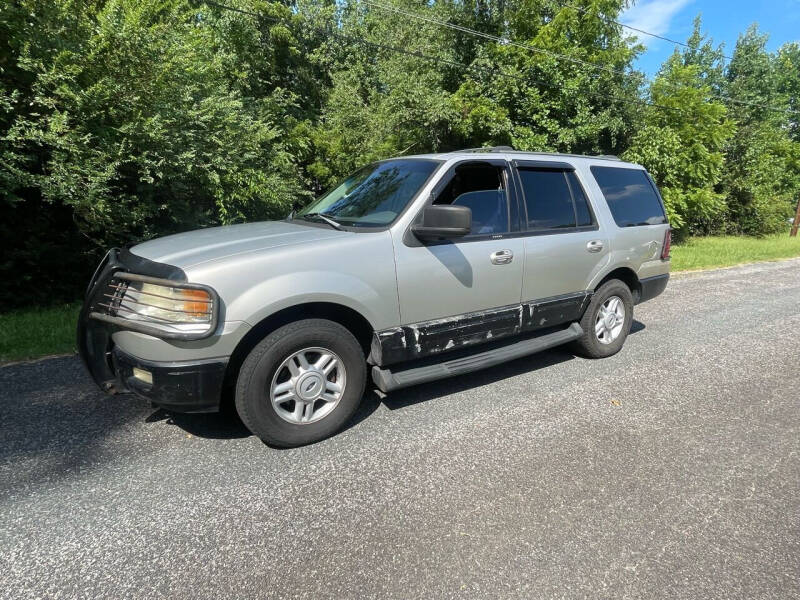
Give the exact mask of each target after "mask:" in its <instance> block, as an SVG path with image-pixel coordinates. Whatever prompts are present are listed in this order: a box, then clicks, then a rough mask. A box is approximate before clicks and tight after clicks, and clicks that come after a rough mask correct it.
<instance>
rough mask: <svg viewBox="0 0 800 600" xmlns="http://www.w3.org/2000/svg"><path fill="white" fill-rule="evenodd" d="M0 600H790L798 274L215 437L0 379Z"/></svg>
mask: <svg viewBox="0 0 800 600" xmlns="http://www.w3.org/2000/svg"><path fill="white" fill-rule="evenodd" d="M0 420H1V421H0V597H2V598H13V599H15V600H16V599H20V598H29V597H43V598H101V597H102V598H134V597H140V598H163V597H170V598H245V597H264V598H315V599H316V598H437V599H440V598H457V597H460V598H525V599H528V598H692V599H698V598H747V599H753V598H782V599H785V598H792V597H795V598H797V597H800V495H799V494H798V492H800V455H799V454H798V453H800V260H793V261H786V262H780V263H772V264H761V265H753V266H745V267H738V268H734V269H727V270H720V271H712V272H706V273H697V274H689V275H682V276H679V277H674V278H673V280H672V281H671V282H670V285H669V287H668V289H667V291H666V292H665V293H664V294H663V295H662V296H661V297H659V298H657V299H656V300H653V301H652V302H649V303H646V304H644V305H641V306H639V307H637V308H636V321H635V322H634V327H633V332H632V334H631V336H630V338H629V339H628V341H627V343H626V345H625V347H624V349H623V350H622V352H621V353H620V354H618V355H616V356H614V357H612V358H610V359H605V360H598V361H590V360H584V359H580V358H576V357H575V356H573V355H572V354H570V353H569V352H567V351H564V350H555V351H550V352H546V353H544V354H540V355H537V356H533V357H528V358H525V359H521V360H517V361H514V362H511V363H508V364H506V365H504V366H503V367H501V368H495V369H491V370H489V371H485V372H479V373H475V374H472V375H470V376H463V377H459V378H457V379H455V380H450V381H442V382H438V383H435V384H429V385H426V386H422V387H418V388H412V389H408V390H404V391H400V392H396V393H394V394H391V395H390V396H388V397H386V398H379V397H378V396H377V395H376V394H375V393H374V392H372V393H370V394H369V395H368V396H367V397H366V399H365V404H364V406H363V408H362V410H361V411H360V412H359V413H358V415H357V418H356V419H355V421H354V422H353V423H352V424H351V426H350V427H349V428H348V429H347V430H346V431H344V432H343V433H341V434H339V435H338V436H336V437H334V438H332V439H329V440H327V441H324V442H322V443H319V444H316V445H313V446H308V447H305V448H300V449H295V450H283V451H281V450H274V449H271V448H269V447H267V446H265V445H264V444H262V443H261V442H260V441H259V440H258V439H256V438H254V437H252V436H249V435H248V434H247V432H246V431H245V430H244V429H243V428H242V426H241V425H239V424H237V422H236V421H235V420H232V419H231V418H227V419H225V418H222V417H220V416H216V415H204V416H203V415H195V416H179V415H177V416H170V415H168V414H166V413H164V412H162V411H156V410H154V409H152V408H151V407H150V405H149V404H148V403H146V402H145V401H142V400H139V399H136V398H134V397H129V396H125V397H115V398H108V397H106V396H104V395H102V394H101V393H99V392H98V391H97V390H96V389H95V388H94V387H93V385H92V384H91V383H90V381H89V379H88V377H87V376H86V375H85V374H84V372H83V370H82V367H81V366H80V364H79V362H78V360H77V359H75V358H74V357H69V358H57V359H49V360H44V361H40V362H36V363H29V364H21V365H12V366H7V367H4V368H0Z"/></svg>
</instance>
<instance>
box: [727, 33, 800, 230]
mask: <svg viewBox="0 0 800 600" xmlns="http://www.w3.org/2000/svg"><path fill="white" fill-rule="evenodd" d="M766 43H767V36H766V35H762V34H760V33H759V32H758V29H757V27H756V26H755V25H753V26H751V27H750V28H749V29H748V30H747V31H746V32H745V33H744V34H743V35H741V36H740V37H739V40H738V41H737V43H736V49H735V51H734V53H733V58H732V60H731V62H730V64H729V65H728V69H727V88H726V97H728V98H730V99H731V100H729V101H728V110H729V113H730V115H731V116H732V118H733V119H735V121H736V123H737V131H736V135H734V136H733V137H732V138H731V139H730V140H729V143H728V144H727V146H726V167H727V168H726V170H725V177H724V180H723V189H724V192H725V194H726V198H727V204H728V208H729V211H730V219H729V221H728V227H727V229H728V230H729V231H730V232H732V233H745V234H750V235H762V234H766V233H772V232H777V231H780V230H782V229H784V228H785V227H786V218H787V217H788V216H789V215H790V214H791V210H792V207H793V201H795V198H796V193H797V192H798V190H800V185H798V184H800V180H799V179H798V177H799V176H798V146H797V142H796V141H795V142H793V141H792V139H791V137H790V131H791V128H792V123H793V117H792V115H791V113H790V112H789V111H791V104H790V102H791V100H790V98H791V96H790V94H791V87H790V86H791V84H788V85H786V82H787V80H789V81H790V78H788V77H786V76H783V77H782V73H781V67H784V66H789V67H791V64H792V63H791V58H789V60H786V59H787V58H788V57H791V49H788V50H789V52H787V53H785V54H784V56H783V60H782V58H781V56H780V55H779V56H778V57H775V56H774V55H771V54H770V53H769V52H767V50H766ZM784 61H785V62H784ZM787 71H788V72H791V68H789V69H787ZM782 82H783V85H784V86H785V87H786V88H787V89H786V91H788V92H789V94H787V93H786V91H783V92H782V90H781V89H780V88H781V85H782ZM734 100H735V101H734ZM794 102H795V103H796V100H794ZM796 117H797V115H796V114H795V115H794V121H796Z"/></svg>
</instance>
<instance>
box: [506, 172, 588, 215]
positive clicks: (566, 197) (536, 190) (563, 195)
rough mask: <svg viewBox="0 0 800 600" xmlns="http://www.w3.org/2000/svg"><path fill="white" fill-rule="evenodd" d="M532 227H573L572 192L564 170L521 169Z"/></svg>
mask: <svg viewBox="0 0 800 600" xmlns="http://www.w3.org/2000/svg"><path fill="white" fill-rule="evenodd" d="M519 177H520V180H521V182H522V192H523V194H524V195H525V205H526V206H527V208H528V227H529V228H531V229H560V228H563V227H575V209H574V208H573V206H572V195H571V194H570V191H569V186H568V185H567V179H566V177H565V176H564V172H563V171H542V170H529V169H520V171H519Z"/></svg>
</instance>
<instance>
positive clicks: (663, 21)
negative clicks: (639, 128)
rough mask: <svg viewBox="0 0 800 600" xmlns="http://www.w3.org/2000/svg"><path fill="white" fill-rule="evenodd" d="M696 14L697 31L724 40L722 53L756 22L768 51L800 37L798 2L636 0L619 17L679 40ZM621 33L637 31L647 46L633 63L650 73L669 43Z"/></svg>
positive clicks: (669, 49)
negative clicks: (766, 40)
mask: <svg viewBox="0 0 800 600" xmlns="http://www.w3.org/2000/svg"><path fill="white" fill-rule="evenodd" d="M698 13H700V14H701V15H702V18H703V30H704V31H705V32H706V33H707V34H708V35H710V36H711V38H712V39H713V41H714V44H715V45H717V44H719V43H721V42H724V44H725V50H724V52H725V54H727V55H728V56H730V55H731V53H732V52H733V49H734V46H735V45H736V39H737V37H738V36H739V34H740V33H741V32H743V31H744V30H745V29H747V26H748V25H750V23H753V22H756V23H758V25H759V29H760V30H761V32H762V33H768V34H769V43H768V45H767V48H768V49H769V50H775V49H777V48H778V47H779V46H780V45H781V44H783V43H784V42H790V41H800V0H751V1H749V2H748V1H746V0H636V3H635V5H634V6H633V7H631V8H630V9H628V10H627V11H626V12H625V13H623V14H622V16H621V17H620V21H621V22H622V23H625V24H627V25H631V26H634V27H637V28H639V29H644V30H645V31H650V32H652V33H657V34H660V35H663V36H666V37H669V38H672V39H675V40H680V41H682V42H685V41H686V38H687V37H688V36H689V35H690V34H691V33H692V21H693V19H694V17H695V16H696V15H697V14H698ZM627 31H628V33H630V34H635V35H637V36H638V37H639V40H640V41H641V42H642V43H643V44H645V45H646V46H647V52H645V53H644V54H643V55H642V56H641V57H640V58H639V62H638V63H637V67H638V68H639V69H641V70H643V71H644V72H645V73H647V74H648V75H651V76H652V75H654V74H655V73H656V71H658V68H659V67H660V66H661V63H662V62H664V60H665V59H666V58H668V57H669V55H670V54H671V53H672V51H673V49H674V48H675V45H674V44H671V43H669V42H665V41H663V40H659V39H656V38H653V37H650V36H646V35H639V34H637V33H636V32H634V31H631V30H627Z"/></svg>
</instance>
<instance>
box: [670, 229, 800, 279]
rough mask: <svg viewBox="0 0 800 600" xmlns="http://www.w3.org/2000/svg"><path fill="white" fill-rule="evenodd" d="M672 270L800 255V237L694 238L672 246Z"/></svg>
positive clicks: (787, 235)
mask: <svg viewBox="0 0 800 600" xmlns="http://www.w3.org/2000/svg"><path fill="white" fill-rule="evenodd" d="M671 254H672V270H673V271H691V270H695V269H711V268H714V267H729V266H732V265H739V264H742V263H749V262H759V261H767V260H779V259H781V258H792V257H795V256H800V236H797V237H789V233H788V232H787V233H781V234H776V235H770V236H766V237H763V238H752V237H738V236H719V237H698V238H690V239H688V240H686V241H684V242H682V243H681V244H676V245H674V246H673V247H672V253H671Z"/></svg>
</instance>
